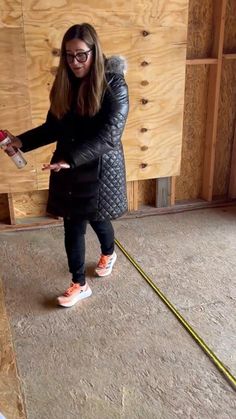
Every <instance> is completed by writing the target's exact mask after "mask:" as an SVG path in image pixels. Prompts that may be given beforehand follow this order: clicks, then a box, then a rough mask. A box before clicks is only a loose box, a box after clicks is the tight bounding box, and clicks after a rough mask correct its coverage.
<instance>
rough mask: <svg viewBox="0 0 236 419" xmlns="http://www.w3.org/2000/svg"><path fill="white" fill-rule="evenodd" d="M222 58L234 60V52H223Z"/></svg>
mask: <svg viewBox="0 0 236 419" xmlns="http://www.w3.org/2000/svg"><path fill="white" fill-rule="evenodd" d="M223 58H224V60H236V54H223Z"/></svg>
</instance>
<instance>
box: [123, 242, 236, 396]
mask: <svg viewBox="0 0 236 419" xmlns="http://www.w3.org/2000/svg"><path fill="white" fill-rule="evenodd" d="M115 243H116V245H117V246H118V247H119V249H120V250H121V251H122V253H124V255H125V256H126V257H127V259H128V260H129V261H130V262H131V263H132V265H133V266H134V267H135V268H136V269H137V271H138V272H139V273H140V274H141V275H142V277H143V278H144V279H145V281H147V282H148V284H149V285H150V286H151V287H152V289H153V290H154V291H155V293H156V294H157V295H158V296H159V297H160V299H161V300H162V301H163V303H165V304H166V306H167V307H168V308H169V309H170V311H171V312H172V313H173V314H174V315H175V317H177V319H178V320H179V322H180V323H181V324H182V326H184V328H185V329H186V330H187V331H188V333H189V334H190V335H191V336H192V338H193V339H194V340H195V341H196V342H197V344H198V345H199V346H200V347H201V349H203V351H204V352H205V353H206V354H207V355H208V356H209V358H210V359H211V361H213V363H214V364H215V365H216V367H217V368H218V369H219V370H220V372H221V373H222V374H223V375H224V377H225V378H226V379H227V381H228V382H229V384H230V385H231V386H232V387H233V389H234V390H236V378H235V377H234V376H233V375H232V374H231V372H230V371H229V370H228V369H227V368H226V367H225V366H224V364H223V363H222V362H221V361H220V360H219V358H217V356H216V355H215V354H214V352H213V351H212V350H211V349H210V348H209V347H208V346H207V344H206V343H205V342H204V340H203V339H202V338H201V337H200V336H199V335H198V334H197V333H196V332H195V330H194V329H193V328H192V327H191V326H190V324H189V323H188V322H187V321H186V320H185V319H184V317H183V316H181V314H180V313H179V312H178V310H177V309H176V308H175V307H174V306H173V304H171V302H170V301H169V300H168V299H167V298H166V297H165V295H164V294H163V293H162V292H161V291H160V290H159V288H158V287H157V286H156V285H155V284H154V282H153V281H152V280H151V278H149V276H148V275H147V274H146V273H145V272H144V271H143V270H142V268H141V267H140V266H139V264H138V263H137V262H136V261H135V260H134V259H133V258H132V256H130V254H129V253H128V252H127V251H126V250H125V248H124V247H123V246H122V244H121V243H120V242H119V241H118V240H117V239H115Z"/></svg>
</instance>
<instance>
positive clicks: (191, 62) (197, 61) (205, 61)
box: [186, 58, 218, 65]
mask: <svg viewBox="0 0 236 419" xmlns="http://www.w3.org/2000/svg"><path fill="white" fill-rule="evenodd" d="M217 62H218V59H217V58H195V59H190V60H186V64H187V65H202V64H217Z"/></svg>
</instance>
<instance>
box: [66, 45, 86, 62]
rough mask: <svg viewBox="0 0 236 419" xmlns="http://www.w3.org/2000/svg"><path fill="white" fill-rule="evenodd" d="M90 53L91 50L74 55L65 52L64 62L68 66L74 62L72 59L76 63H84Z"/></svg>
mask: <svg viewBox="0 0 236 419" xmlns="http://www.w3.org/2000/svg"><path fill="white" fill-rule="evenodd" d="M90 51H92V48H91V49H88V51H83V52H77V53H76V54H75V55H74V54H70V53H69V52H66V54H65V55H66V60H67V62H68V63H69V64H72V63H73V62H74V59H76V61H78V63H85V62H86V61H87V59H88V56H89V53H90Z"/></svg>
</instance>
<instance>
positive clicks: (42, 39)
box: [24, 3, 186, 180]
mask: <svg viewBox="0 0 236 419" xmlns="http://www.w3.org/2000/svg"><path fill="white" fill-rule="evenodd" d="M172 5H173V4H172ZM162 6H163V10H161V11H160V16H163V13H167V12H166V9H165V7H164V3H162ZM185 6H186V3H185ZM90 13H91V11H90V9H89V5H86V6H84V7H83V10H82V12H81V13H80V16H81V19H82V18H85V19H82V20H89V21H90V22H91V23H93V24H95V26H96V28H97V30H98V32H99V34H100V37H101V40H102V44H103V48H104V51H106V52H107V55H110V54H116V53H117V52H118V53H121V54H122V55H124V56H125V57H127V60H128V65H129V71H128V74H127V81H128V84H129V90H130V117H129V119H128V125H127V128H126V130H125V135H124V145H125V156H126V162H127V163H126V167H127V179H128V180H137V179H148V178H155V177H158V176H170V175H176V174H178V173H179V167H180V151H181V142H182V119H183V92H184V81H185V64H184V63H185V55H186V27H179V28H172V27H170V28H168V27H164V28H161V27H156V26H155V27H154V26H149V27H148V28H146V29H147V30H148V32H149V35H148V36H143V32H142V31H143V26H141V25H140V26H139V25H138V24H137V22H138V21H139V19H140V18H139V16H138V15H137V14H131V15H125V13H121V12H120V13H118V12H117V13H116V14H115V15H111V14H110V13H109V12H107V11H104V10H101V9H96V10H95V11H94V13H93V16H92V17H91V15H90ZM42 19H43V21H44V26H43V28H42V25H41V22H42ZM24 22H25V38H26V49H27V64H28V74H29V87H30V97H31V107H32V118H33V124H34V125H37V124H39V123H41V122H42V121H43V120H44V118H45V114H46V110H47V108H48V92H49V89H50V86H51V84H52V81H53V76H52V68H55V67H56V66H57V65H58V60H59V58H58V57H54V56H53V55H52V50H53V49H54V48H60V42H61V37H62V34H63V33H64V31H65V30H66V28H67V27H68V26H69V25H71V24H73V23H74V21H73V20H72V15H71V12H68V11H67V12H64V13H63V12H62V11H61V10H60V11H57V10H56V11H55V12H54V14H52V13H51V12H42V13H40V14H39V13H36V12H31V11H29V12H28V11H26V12H25V14H24ZM134 23H135V24H134ZM52 27H53V29H54V30H52V29H51V28H52ZM114 31H115V33H116V36H113V35H112V34H113V33H114ZM144 60H146V61H147V62H148V64H149V65H148V66H147V67H148V68H144V67H142V66H141V63H142V61H144ZM173 61H174V62H175V66H173ZM143 82H144V85H143V84H142V83H143ZM142 99H144V100H145V101H146V100H147V101H148V103H147V104H146V105H143V104H142V102H141V101H142ZM143 121H145V122H146V121H147V124H148V123H149V124H150V126H151V129H152V132H151V133H149V134H150V135H149V138H148V140H146V142H145V144H143V139H144V136H141V142H140V143H137V142H136V139H137V131H140V129H141V128H142V124H143ZM153 121H155V126H153ZM170 121H171V123H170ZM131 127H132V128H131ZM147 141H148V145H147V144H146V143H147ZM144 147H148V149H147V150H145V152H143V148H144ZM141 149H142V150H141ZM140 150H141V151H140ZM143 159H144V160H145V161H143ZM146 162H148V163H146ZM146 164H147V166H146V167H145V168H144V169H143V165H146Z"/></svg>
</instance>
